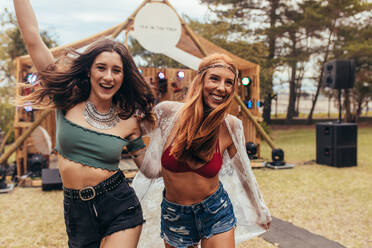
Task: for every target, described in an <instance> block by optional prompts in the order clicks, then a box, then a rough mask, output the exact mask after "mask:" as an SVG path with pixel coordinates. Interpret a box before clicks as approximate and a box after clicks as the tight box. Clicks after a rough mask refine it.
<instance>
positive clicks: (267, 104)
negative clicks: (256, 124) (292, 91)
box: [262, 93, 272, 124]
mask: <svg viewBox="0 0 372 248" xmlns="http://www.w3.org/2000/svg"><path fill="white" fill-rule="evenodd" d="M271 100H272V99H271V93H269V94H267V95H266V97H265V100H264V106H263V113H262V117H263V120H264V122H266V124H271Z"/></svg>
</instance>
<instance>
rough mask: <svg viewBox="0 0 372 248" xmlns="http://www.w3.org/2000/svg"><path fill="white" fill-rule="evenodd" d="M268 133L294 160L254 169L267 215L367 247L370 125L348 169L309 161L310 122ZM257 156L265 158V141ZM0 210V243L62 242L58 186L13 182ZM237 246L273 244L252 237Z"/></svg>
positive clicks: (371, 199) (371, 241) (371, 191)
mask: <svg viewBox="0 0 372 248" xmlns="http://www.w3.org/2000/svg"><path fill="white" fill-rule="evenodd" d="M271 135H272V136H273V138H274V143H275V145H276V146H278V147H280V148H282V149H283V150H284V151H285V160H286V161H287V162H290V163H294V164H296V167H295V168H294V169H288V170H271V169H255V170H254V173H255V175H256V177H257V181H258V183H259V185H260V189H261V192H262V193H263V195H264V199H265V201H266V204H267V205H268V207H269V208H270V210H271V213H272V215H273V216H275V217H278V218H280V219H283V220H286V221H290V222H292V223H293V224H294V225H297V226H300V227H303V228H305V229H307V230H309V231H310V232H313V233H316V234H319V235H322V236H325V237H327V238H328V239H331V240H334V241H337V242H339V243H341V244H342V245H344V246H346V247H352V248H367V247H372V158H371V157H370V155H369V152H370V151H372V126H369V127H368V126H364V127H361V126H360V127H359V130H358V166H356V167H350V168H334V167H329V166H324V165H317V164H315V162H314V160H315V151H316V147H315V127H306V128H304V127H290V128H280V129H277V128H275V127H274V128H273V132H272V134H271ZM368 151H369V152H368ZM261 155H262V156H263V157H264V158H266V159H270V158H271V150H270V149H269V147H268V146H267V145H266V144H265V143H262V154H261ZM0 211H1V215H0V230H1V235H0V247H30V248H31V247H35V248H36V247H67V244H66V242H67V237H66V234H65V227H64V221H63V209H62V192H61V191H57V192H42V191H41V188H20V187H17V188H15V189H14V191H13V192H12V193H10V194H2V195H0ZM239 247H240V248H248V247H255V248H269V247H270V248H273V247H276V246H275V245H272V244H270V243H267V242H266V241H264V240H263V239H262V238H255V239H252V240H250V241H247V242H245V243H243V244H241V245H240V246H239Z"/></svg>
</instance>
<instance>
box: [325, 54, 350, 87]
mask: <svg viewBox="0 0 372 248" xmlns="http://www.w3.org/2000/svg"><path fill="white" fill-rule="evenodd" d="M354 80H355V63H354V61H353V60H332V61H329V62H327V63H325V64H324V65H323V77H322V82H323V85H324V86H326V87H330V88H333V89H349V88H353V86H354Z"/></svg>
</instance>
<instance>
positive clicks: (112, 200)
mask: <svg viewBox="0 0 372 248" xmlns="http://www.w3.org/2000/svg"><path fill="white" fill-rule="evenodd" d="M118 179H119V181H118ZM112 180H115V182H119V183H117V184H114V185H113V186H112V184H111V186H110V187H106V188H107V190H108V191H106V190H105V192H103V193H101V194H95V193H94V194H92V195H88V196H87V195H84V194H87V193H91V192H89V191H91V190H90V189H89V190H87V192H83V193H84V194H80V193H79V194H77V195H76V194H75V195H74V194H69V193H71V191H73V190H71V189H65V192H64V200H63V204H64V216H65V224H66V231H67V235H68V246H69V247H70V248H72V247H73V248H75V247H87V248H88V247H89V248H90V247H97V248H98V247H99V246H100V242H101V240H102V239H103V238H104V237H106V236H108V235H110V234H112V233H115V232H118V231H121V230H124V229H129V228H134V227H136V226H139V225H142V224H143V223H144V222H145V221H144V219H143V215H142V208H141V205H140V203H139V200H138V198H137V196H136V194H135V193H134V190H133V189H132V187H130V186H129V185H128V182H127V180H126V179H125V177H124V175H123V173H122V172H121V171H118V172H117V173H115V174H114V175H113V176H111V177H110V178H108V179H107V180H105V181H103V182H101V183H100V184H98V185H97V186H95V188H97V187H98V188H100V187H101V186H102V185H107V182H111V181H112ZM97 192H99V191H97ZM75 193H76V190H75ZM93 196H94V197H93Z"/></svg>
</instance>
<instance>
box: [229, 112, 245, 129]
mask: <svg viewBox="0 0 372 248" xmlns="http://www.w3.org/2000/svg"><path fill="white" fill-rule="evenodd" d="M225 122H226V124H227V125H228V126H229V127H230V128H238V127H240V126H242V121H241V120H240V119H239V118H238V117H236V116H235V115H232V114H228V115H226V117H225Z"/></svg>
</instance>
